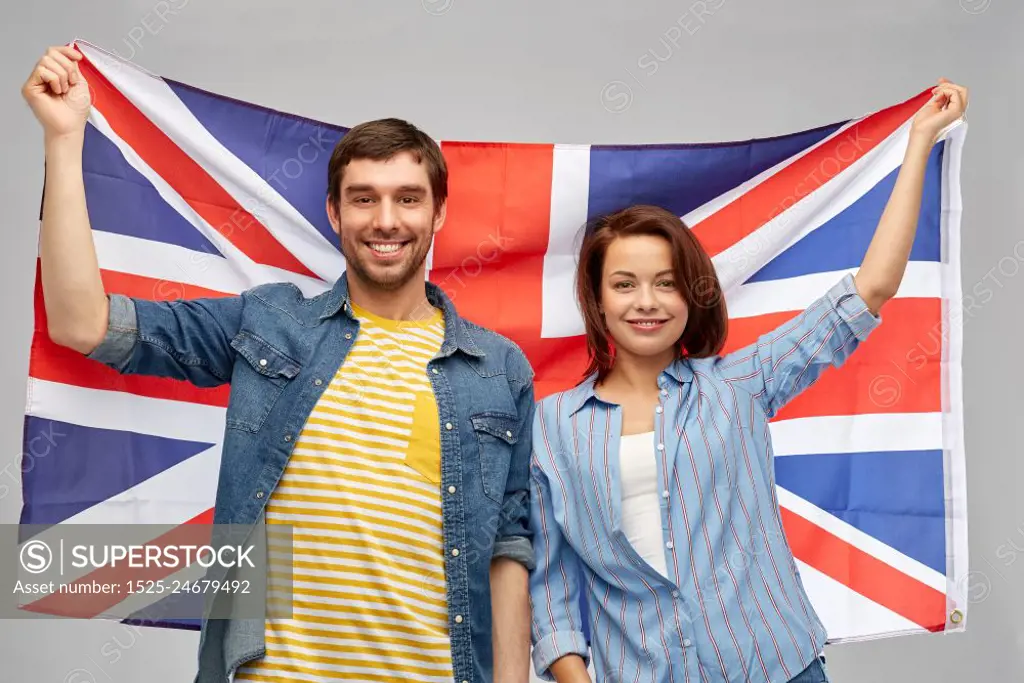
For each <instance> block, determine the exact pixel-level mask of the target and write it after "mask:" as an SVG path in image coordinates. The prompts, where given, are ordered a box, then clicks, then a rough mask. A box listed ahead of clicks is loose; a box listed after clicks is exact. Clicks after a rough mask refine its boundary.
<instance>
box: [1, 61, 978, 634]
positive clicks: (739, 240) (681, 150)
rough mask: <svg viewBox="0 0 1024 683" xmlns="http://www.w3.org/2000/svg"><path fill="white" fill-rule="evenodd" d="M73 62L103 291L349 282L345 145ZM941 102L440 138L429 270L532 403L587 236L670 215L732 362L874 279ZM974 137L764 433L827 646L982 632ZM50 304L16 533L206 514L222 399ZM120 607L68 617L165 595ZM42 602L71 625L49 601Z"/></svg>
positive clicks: (954, 132) (167, 293)
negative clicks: (67, 319)
mask: <svg viewBox="0 0 1024 683" xmlns="http://www.w3.org/2000/svg"><path fill="white" fill-rule="evenodd" d="M76 46H77V47H78V49H80V50H81V52H82V53H83V54H84V55H85V59H84V60H83V61H82V62H81V67H82V69H83V73H84V75H85V77H86V79H87V80H88V81H89V83H90V88H91V94H92V98H93V108H92V110H91V113H90V117H89V124H88V127H87V134H86V139H85V152H84V170H85V185H86V193H87V200H88V210H89V218H90V221H91V224H92V228H93V235H94V240H95V245H96V249H97V254H98V258H99V263H100V267H101V269H102V276H103V281H104V284H105V286H106V289H107V291H109V292H118V293H122V294H127V295H131V296H139V297H146V298H151V299H162V300H168V299H175V298H194V297H205V296H230V295H234V294H238V293H240V292H242V291H243V290H245V289H247V288H250V287H253V286H256V285H259V284H261V283H265V282H270V281H283V280H286V281H290V282H293V283H295V284H296V285H298V286H299V287H300V288H301V289H302V290H303V291H304V292H305V293H306V294H308V295H310V296H312V295H316V294H318V293H320V292H322V291H324V290H325V289H328V288H329V287H330V286H331V285H332V284H333V283H334V281H335V280H336V279H337V277H338V276H339V275H340V274H341V273H342V271H343V269H344V266H345V263H344V259H343V258H342V255H341V253H340V251H339V247H338V244H337V238H336V236H335V235H334V233H333V232H332V230H331V227H330V225H329V223H328V221H327V217H326V215H325V212H324V200H325V195H326V175H327V174H326V168H327V162H328V159H329V157H330V152H331V149H332V148H333V146H334V144H335V142H337V140H338V139H339V138H340V137H341V136H342V135H344V134H345V132H346V131H347V129H346V128H345V127H342V126H338V125H334V124H329V123H324V122H321V121H314V120H310V119H308V118H302V117H299V116H295V115H291V114H288V113H282V112H278V111H273V110H270V109H268V108H265V107H261V106H258V105H255V104H252V103H247V102H240V101H237V100H232V99H230V98H227V97H224V96H221V95H219V94H216V93H210V92H206V91H203V90H200V89H197V88H195V87H192V86H189V85H186V84H184V83H179V82H175V81H172V80H169V79H166V78H161V77H158V76H155V75H152V74H149V73H146V72H144V71H143V70H141V69H139V68H138V67H136V66H134V65H131V64H129V63H127V62H125V61H123V60H121V59H119V58H118V57H116V56H114V55H112V54H110V53H107V52H105V51H103V50H101V49H99V48H97V47H95V46H93V45H90V44H88V43H83V42H79V43H77V44H76ZM927 97H928V92H927V91H926V92H922V93H921V94H920V95H917V96H915V97H913V98H911V99H909V100H907V101H905V102H902V103H899V104H896V105H894V106H892V107H889V108H886V109H884V110H880V111H877V112H875V113H872V114H870V115H867V116H863V117H860V118H857V119H854V120H849V121H844V122H840V123H834V124H831V125H827V126H822V127H820V128H816V129H813V130H806V131H803V132H799V133H794V134H791V135H784V136H780V137H775V138H771V139H755V140H746V141H739V142H725V143H720V144H663V145H616V146H608V145H586V144H504V143H485V142H448V141H442V142H441V148H442V150H443V152H444V155H445V157H446V159H447V162H448V164H449V168H450V177H451V186H450V198H449V211H448V219H447V223H446V225H445V228H444V229H443V230H441V231H440V233H438V235H437V237H436V239H435V242H434V246H433V249H432V251H431V253H430V256H429V258H428V268H429V269H428V277H429V279H430V280H431V281H433V282H436V283H439V284H440V285H441V286H442V287H444V289H445V290H446V291H447V292H448V294H449V295H450V296H451V297H452V298H453V300H454V302H455V305H456V306H457V307H458V309H459V311H460V313H461V314H462V315H464V316H466V317H468V318H470V319H472V320H474V321H476V322H478V323H480V324H482V325H485V326H487V327H490V328H493V329H495V330H497V331H498V332H500V333H502V334H505V335H507V336H508V337H510V338H511V339H513V340H515V341H516V342H517V343H518V344H519V345H520V346H521V347H522V348H523V350H524V351H525V352H526V354H527V356H528V358H529V360H530V362H531V363H532V365H533V367H534V369H535V371H536V376H537V379H536V390H537V397H538V398H542V397H544V396H546V395H548V394H550V393H552V392H554V391H558V390H561V389H564V388H567V387H569V386H572V385H573V384H575V383H576V382H577V381H578V380H579V379H580V377H581V373H582V371H583V370H584V367H585V360H586V358H585V347H584V342H583V337H582V334H583V323H582V318H581V315H580V312H579V310H578V309H577V306H576V304H575V300H574V295H573V276H574V269H575V263H576V249H577V247H578V245H579V241H578V240H579V237H580V233H581V228H582V226H584V225H585V224H586V222H587V221H588V220H589V219H590V218H592V217H594V216H596V215H598V214H601V213H604V212H607V211H611V210H615V209H619V208H622V207H625V206H627V205H630V204H634V203H648V204H657V205H661V206H664V207H667V208H669V209H671V210H672V211H674V212H676V213H677V214H678V215H679V216H681V217H682V218H683V219H684V220H685V221H686V223H687V224H688V225H690V226H692V229H693V231H694V232H695V234H696V235H697V236H698V238H699V239H700V241H701V242H702V243H703V245H704V246H705V248H706V249H707V250H708V252H709V253H710V254H711V255H712V257H713V259H714V262H715V265H716V268H717V270H718V273H719V275H720V277H721V280H722V283H723V286H724V290H725V292H726V297H727V303H728V310H729V317H730V332H729V336H728V342H727V348H726V351H729V350H732V349H735V348H738V347H740V346H742V345H745V344H748V343H750V342H752V341H753V340H754V339H755V338H756V337H757V336H758V335H760V334H762V333H764V332H766V331H768V330H769V329H772V328H774V327H775V326H777V325H779V324H781V323H782V322H783V321H785V320H786V319H788V318H791V317H793V316H794V315H795V314H796V313H797V312H798V311H800V310H801V309H802V308H803V307H804V306H806V305H807V304H809V303H810V302H812V301H813V300H814V299H815V298H817V297H818V296H820V295H821V294H822V293H824V292H825V290H826V289H827V288H828V287H829V286H830V285H832V284H833V283H835V282H836V281H837V280H838V279H839V278H840V276H841V275H842V274H843V273H846V272H851V271H854V270H855V269H856V268H857V266H858V265H859V264H860V262H861V259H862V258H863V256H864V253H865V251H866V249H867V246H868V243H869V241H870V239H871V237H872V234H873V232H874V229H875V226H876V224H877V222H878V220H879V218H880V216H881V213H882V210H883V208H884V206H885V202H886V201H887V199H888V197H889V194H890V191H891V190H892V187H893V183H894V181H895V178H896V174H897V172H898V171H899V168H900V164H901V162H902V158H903V154H904V151H905V149H906V143H907V139H908V130H909V122H910V120H911V118H912V117H913V115H914V114H915V113H916V111H917V110H918V108H919V107H920V106H921V105H922V104H923V103H924V101H925V100H926V99H927ZM965 133H966V126H965V125H959V126H957V127H954V128H952V129H951V130H949V131H946V132H945V134H944V135H943V136H942V139H941V140H940V142H939V143H938V144H936V146H935V148H934V150H933V152H932V154H931V157H930V160H929V162H928V171H927V176H926V180H925V189H924V196H923V202H922V206H921V212H920V221H919V226H918V232H917V237H916V240H915V242H914V246H913V250H912V253H911V257H910V263H909V265H908V267H907V270H906V276H905V278H904V280H903V283H902V286H901V287H900V289H899V293H898V294H897V296H896V297H895V298H894V299H893V300H892V301H891V302H890V303H888V304H887V305H886V308H885V309H884V310H883V317H884V323H883V324H882V326H881V327H880V328H879V329H878V330H877V331H876V332H875V333H874V334H873V335H872V337H871V338H869V340H868V341H867V342H866V343H865V344H864V345H863V347H862V348H861V349H860V350H859V351H858V352H857V353H856V354H855V355H854V356H853V358H852V359H851V360H850V361H849V362H848V363H847V364H846V365H845V366H844V367H842V368H840V369H836V370H833V371H832V372H831V373H830V374H826V376H825V377H824V378H823V379H822V380H820V381H819V382H818V383H817V384H816V385H814V386H813V387H812V388H810V389H809V390H808V391H807V392H805V393H804V394H803V395H801V396H800V397H799V398H797V399H796V400H794V401H793V402H792V403H791V404H790V405H788V406H787V407H786V408H785V410H783V411H782V412H781V413H780V414H779V415H778V416H777V417H776V418H775V419H774V421H773V423H772V437H773V440H774V443H775V449H776V452H777V453H778V458H777V459H776V463H775V465H776V472H777V477H778V497H779V502H780V504H781V506H782V509H783V515H784V522H785V528H786V532H787V537H788V539H789V541H790V543H791V545H792V547H793V550H794V553H795V555H796V558H797V561H798V565H799V568H800V571H801V576H802V578H803V581H804V582H805V585H806V586H807V589H808V593H809V594H810V596H811V599H812V601H813V602H814V606H815V608H816V609H817V610H818V612H819V614H820V615H821V617H822V619H823V621H824V623H825V625H826V627H827V628H828V631H829V636H830V640H831V642H840V641H844V640H852V639H864V638H872V637H881V636H890V635H895V634H902V633H915V632H923V631H955V630H959V629H962V628H963V627H964V625H965V623H966V611H967V602H968V601H967V590H966V589H967V586H966V585H965V581H966V577H967V572H968V570H967V558H968V553H967V520H966V486H965V477H964V470H965V466H964V449H963V424H962V415H961V413H962V398H961V361H960V357H961V335H960V321H961V308H960V304H961V292H960V261H959V258H960V234H959V233H960V214H961V206H960V188H959V172H960V170H959V169H960V154H961V148H962V145H963V141H964V135H965ZM35 303H36V306H35V311H36V312H35V335H34V337H33V340H32V350H31V361H30V370H29V375H30V377H29V380H28V395H27V402H26V417H25V425H24V446H25V454H26V456H25V460H26V464H27V463H28V462H29V460H31V467H28V466H25V467H24V468H23V469H24V472H23V498H24V506H23V510H22V514H21V522H22V523H23V524H25V525H29V524H32V525H37V524H38V525H60V524H80V523H92V524H108V523H127V524H141V523H152V524H172V525H184V524H189V523H195V522H209V521H211V520H212V506H213V502H214V496H215V490H216V485H217V476H218V467H219V462H220V454H221V452H220V448H221V439H222V433H223V428H224V416H225V409H226V406H227V401H228V389H227V388H226V387H222V388H215V389H200V388H197V387H193V386H190V385H188V384H185V383H182V382H179V381H175V380H169V379H159V378H149V377H131V376H121V375H119V374H117V373H116V372H115V371H113V370H111V369H109V368H107V367H105V366H102V365H100V364H99V363H94V362H91V361H89V360H87V359H85V358H83V357H82V356H81V355H79V354H77V353H75V352H73V351H70V350H68V349H65V348H62V347H58V346H57V345H55V344H54V343H53V342H52V341H51V340H50V339H49V338H48V335H47V331H46V330H47V326H46V319H45V310H44V307H43V303H42V297H41V289H40V287H39V282H38V279H37V283H36V302H35ZM29 540H30V539H29V538H27V537H25V538H22V542H27V541H29ZM123 597H124V596H115V597H114V598H111V600H112V601H113V602H115V603H117V602H119V601H120V602H124V604H103V605H99V604H97V605H94V606H93V607H91V608H90V609H95V613H93V614H84V615H83V614H81V613H78V614H77V616H99V615H101V614H102V615H108V616H109V615H111V614H114V615H116V616H117V617H118V618H121V619H126V620H138V619H140V618H142V617H143V616H144V615H146V614H149V613H150V612H148V611H147V610H150V609H151V608H152V606H153V604H154V601H156V600H158V599H159V596H153V597H152V598H149V597H147V596H133V597H132V598H130V599H129V601H130V602H127V601H123ZM108 602H109V601H108ZM28 607H29V608H30V609H36V610H40V611H53V612H55V613H63V612H61V610H62V609H63V608H62V607H61V606H60V605H57V604H55V603H46V602H44V601H43V599H40V601H39V602H38V603H35V604H34V605H28ZM159 623H160V625H163V626H168V627H181V628H198V626H199V623H198V621H195V620H184V619H167V620H163V621H160V622H159Z"/></svg>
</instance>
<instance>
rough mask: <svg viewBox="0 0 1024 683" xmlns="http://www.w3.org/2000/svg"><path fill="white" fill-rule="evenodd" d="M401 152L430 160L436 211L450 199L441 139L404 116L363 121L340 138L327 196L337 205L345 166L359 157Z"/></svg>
mask: <svg viewBox="0 0 1024 683" xmlns="http://www.w3.org/2000/svg"><path fill="white" fill-rule="evenodd" d="M400 152H410V153H412V155H413V157H415V159H416V161H418V162H419V163H426V165H427V177H428V178H429V179H430V192H431V194H432V195H433V197H434V211H435V212H436V211H439V210H440V207H441V206H442V205H443V204H444V203H445V201H447V199H448V165H447V164H446V163H445V160H444V155H443V154H442V153H441V148H440V146H438V144H437V142H435V141H434V139H433V138H431V137H430V136H429V135H427V134H426V133H424V132H423V131H422V130H420V129H419V128H417V127H416V126H414V125H412V124H411V123H409V122H408V121H403V120H402V119H395V118H388V119H378V120H376V121H367V122H365V123H360V124H359V125H358V126H355V127H354V128H352V129H351V130H349V131H348V132H347V133H345V135H343V136H342V138H341V139H340V140H339V141H338V144H337V145H335V147H334V152H333V153H332V154H331V160H330V163H329V164H328V166H327V197H328V199H329V200H330V201H331V204H337V203H338V200H339V198H340V192H341V179H342V176H343V174H344V172H345V166H347V165H348V164H349V162H351V161H354V160H356V159H372V160H374V161H385V160H387V159H390V158H392V157H393V156H395V155H396V154H399V153H400Z"/></svg>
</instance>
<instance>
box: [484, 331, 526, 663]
mask: <svg viewBox="0 0 1024 683" xmlns="http://www.w3.org/2000/svg"><path fill="white" fill-rule="evenodd" d="M510 377H512V378H514V379H513V380H512V381H513V385H514V387H516V388H518V390H519V394H518V397H517V399H516V411H517V414H518V419H519V432H518V434H516V442H515V444H514V445H513V447H512V458H511V462H510V464H509V473H508V479H507V480H506V484H505V498H504V501H503V504H502V506H501V512H500V515H501V516H500V518H499V519H498V531H497V538H496V539H495V544H494V555H493V556H492V559H491V612H492V615H493V617H492V633H493V644H494V680H495V681H496V682H497V683H505V682H507V683H527V681H528V680H529V678H530V588H529V577H530V575H529V570H531V569H533V567H534V557H533V544H532V541H531V539H532V532H531V530H530V524H529V519H530V456H531V453H532V434H533V415H534V409H535V406H534V390H533V370H532V368H530V365H529V362H528V361H527V360H526V356H525V355H523V354H522V352H521V351H519V350H518V349H517V351H516V353H515V354H514V361H513V367H512V368H511V369H510Z"/></svg>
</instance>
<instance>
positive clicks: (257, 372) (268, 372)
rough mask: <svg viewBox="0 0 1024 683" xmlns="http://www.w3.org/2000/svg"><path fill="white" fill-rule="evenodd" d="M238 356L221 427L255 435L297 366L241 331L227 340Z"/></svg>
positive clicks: (296, 372)
mask: <svg viewBox="0 0 1024 683" xmlns="http://www.w3.org/2000/svg"><path fill="white" fill-rule="evenodd" d="M231 348H233V349H234V350H235V351H237V352H238V359H237V360H236V362H235V368H234V374H233V376H232V378H231V400H230V403H229V405H228V411H227V417H226V420H225V426H227V427H228V428H230V429H240V430H243V431H247V432H254V433H255V432H259V431H260V429H262V428H263V424H264V422H266V419H267V416H268V415H270V411H271V410H272V409H273V408H274V405H275V404H276V403H277V400H278V399H279V398H280V396H281V393H282V392H283V391H284V389H285V387H286V386H287V385H288V382H289V381H291V380H292V379H294V378H295V377H296V376H297V375H298V374H299V372H300V371H301V370H302V366H301V365H300V363H299V362H298V361H297V360H295V359H294V358H292V357H291V356H289V355H288V354H286V353H284V352H283V351H281V350H280V349H278V348H277V347H275V346H274V345H273V344H271V343H270V342H268V341H267V340H265V339H263V338H262V337H259V336H257V335H255V334H253V333H252V332H248V331H246V330H242V331H241V332H239V333H238V334H237V335H236V336H235V338H234V339H232V340H231Z"/></svg>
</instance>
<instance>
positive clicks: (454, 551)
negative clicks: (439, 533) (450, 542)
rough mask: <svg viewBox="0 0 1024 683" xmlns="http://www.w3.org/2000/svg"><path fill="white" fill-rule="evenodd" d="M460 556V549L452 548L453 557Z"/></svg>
mask: <svg viewBox="0 0 1024 683" xmlns="http://www.w3.org/2000/svg"><path fill="white" fill-rule="evenodd" d="M458 556H459V549H458V548H452V557H458Z"/></svg>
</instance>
